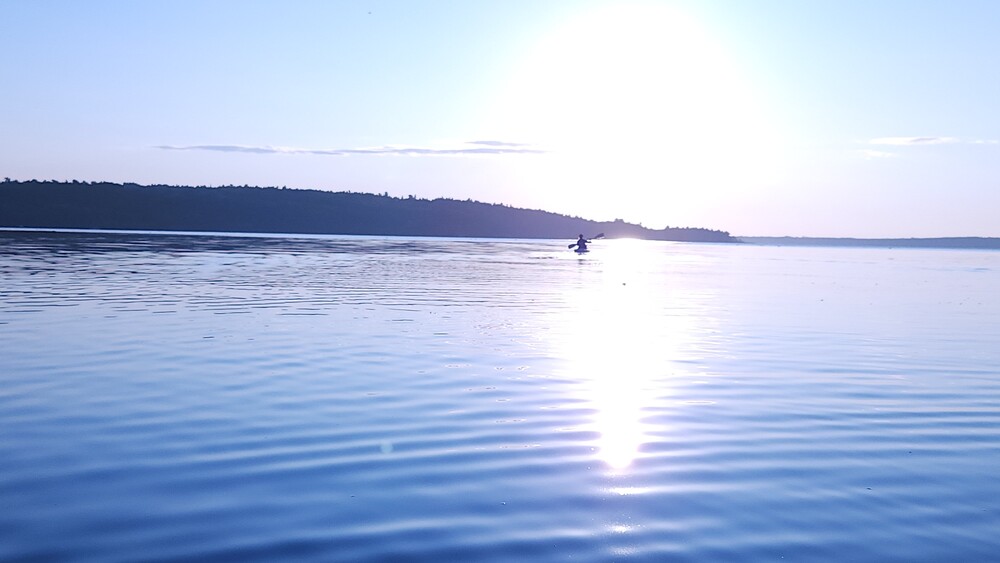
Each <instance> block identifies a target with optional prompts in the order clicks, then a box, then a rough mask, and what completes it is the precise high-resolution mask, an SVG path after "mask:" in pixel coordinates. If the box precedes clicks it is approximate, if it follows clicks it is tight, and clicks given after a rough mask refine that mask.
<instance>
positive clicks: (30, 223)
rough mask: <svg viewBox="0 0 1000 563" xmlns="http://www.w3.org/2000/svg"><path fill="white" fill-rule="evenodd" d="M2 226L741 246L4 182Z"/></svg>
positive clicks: (667, 233) (616, 226)
mask: <svg viewBox="0 0 1000 563" xmlns="http://www.w3.org/2000/svg"><path fill="white" fill-rule="evenodd" d="M0 226H2V227H8V228H66V229H121V230H162V231H208V232H244V233H304V234H343V235H396V236H436V237H482V238H571V237H574V238H575V236H576V235H577V234H580V233H583V234H586V235H587V236H593V235H595V234H597V233H600V232H603V233H605V235H606V236H608V237H611V238H624V237H630V238H639V239H648V240H668V241H688V242H738V241H737V239H735V238H733V237H732V236H730V234H729V233H728V232H725V231H717V230H711V229H704V228H690V227H682V228H674V227H668V228H665V229H649V228H646V227H643V226H641V225H635V224H631V223H627V222H625V221H623V220H615V221H592V220H588V219H582V218H579V217H570V216H566V215H560V214H557V213H551V212H547V211H539V210H532V209H519V208H514V207H509V206H506V205H501V204H490V203H481V202H477V201H471V200H466V201H459V200H454V199H443V198H442V199H433V200H428V199H421V198H416V197H413V196H410V197H407V198H397V197H391V196H389V195H387V194H383V195H377V194H369V193H354V192H328V191H321V190H306V189H288V188H277V187H265V188H261V187H251V186H222V187H207V186H197V187H193V186H168V185H139V184H132V183H126V184H117V183H111V182H79V181H72V182H57V181H40V180H29V181H18V180H10V179H5V180H4V181H3V182H2V183H0Z"/></svg>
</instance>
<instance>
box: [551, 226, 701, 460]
mask: <svg viewBox="0 0 1000 563" xmlns="http://www.w3.org/2000/svg"><path fill="white" fill-rule="evenodd" d="M641 245H642V241H634V240H617V241H611V244H608V245H607V246H606V247H604V248H602V249H601V250H602V256H601V258H600V260H599V261H595V262H593V263H592V265H593V271H589V272H587V273H588V274H589V276H590V277H589V278H588V281H589V283H588V284H585V285H584V286H582V287H580V288H579V289H577V290H576V291H574V292H573V293H572V294H571V295H570V296H569V297H568V301H569V303H568V306H567V307H566V308H565V309H564V311H563V313H562V317H563V318H562V319H561V320H562V324H563V326H564V327H565V332H564V335H563V339H562V340H561V341H560V342H559V343H558V344H557V349H558V350H561V353H562V355H563V356H564V357H565V358H567V360H568V365H569V367H568V368H567V373H568V376H569V377H571V378H575V379H576V380H577V381H579V383H580V388H581V390H582V394H583V395H584V397H585V399H586V400H588V401H589V402H590V403H591V404H592V405H593V406H594V412H595V415H594V417H593V421H592V426H593V429H594V430H595V431H596V432H597V433H598V435H599V436H600V437H599V439H598V441H597V444H596V449H597V455H598V456H599V457H600V459H601V460H602V461H603V462H604V463H605V464H606V465H607V466H608V467H609V468H611V469H612V470H624V469H626V468H628V467H629V466H631V465H632V463H633V462H634V461H635V460H636V459H637V458H638V457H640V455H641V450H642V446H643V444H644V443H646V442H647V441H648V440H649V439H650V438H649V436H650V434H657V435H660V436H662V435H664V434H666V433H669V429H664V428H651V427H650V426H651V423H650V422H648V421H647V420H646V419H647V416H646V415H647V414H648V413H647V411H648V409H649V407H650V406H651V405H652V404H653V403H656V402H659V401H662V400H663V399H664V398H666V397H669V396H671V394H672V389H671V378H672V377H676V376H678V375H679V373H680V372H682V371H683V369H684V368H683V367H682V366H681V364H680V361H681V360H683V359H685V358H686V357H687V354H688V353H689V350H688V349H689V346H688V345H689V343H690V341H691V340H692V338H693V334H692V333H693V330H694V324H695V323H696V322H698V321H699V317H698V316H697V312H696V310H695V309H694V306H695V305H696V304H697V302H698V299H697V298H696V297H695V296H690V295H683V294H676V293H672V292H670V291H669V289H668V288H665V287H661V286H658V285H657V283H656V281H657V280H656V278H654V277H652V276H651V275H650V272H649V271H648V270H649V265H650V264H649V261H648V256H645V255H644V254H643V250H642V246H641Z"/></svg>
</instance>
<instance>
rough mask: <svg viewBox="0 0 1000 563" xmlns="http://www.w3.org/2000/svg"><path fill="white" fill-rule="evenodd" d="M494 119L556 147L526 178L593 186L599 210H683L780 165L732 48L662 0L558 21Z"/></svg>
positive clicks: (642, 213)
mask: <svg viewBox="0 0 1000 563" xmlns="http://www.w3.org/2000/svg"><path fill="white" fill-rule="evenodd" d="M495 117H496V122H495V123H494V126H495V127H496V129H497V130H502V131H504V134H505V135H507V136H508V137H509V138H514V139H519V140H524V141H526V142H532V143H537V144H538V145H539V146H540V147H542V148H544V149H546V150H549V151H550V153H549V154H548V155H547V157H546V158H540V159H534V160H533V163H531V164H529V165H524V163H523V162H522V163H519V164H520V174H519V180H520V181H521V182H524V183H526V184H529V185H535V186H538V187H544V188H545V189H546V190H549V189H552V188H555V187H557V186H565V187H566V189H572V190H573V193H574V194H575V195H577V196H579V194H580V191H581V190H580V188H589V190H587V192H588V193H587V199H586V201H587V202H588V209H591V210H594V211H600V210H604V211H605V212H607V210H609V209H615V210H622V211H633V212H635V214H636V216H637V217H640V218H641V217H648V216H649V210H650V209H651V207H655V206H657V205H668V204H669V206H670V207H671V209H674V210H681V209H683V207H684V206H687V205H691V204H694V203H697V201H698V200H706V198H711V197H713V195H716V194H719V191H720V190H725V189H730V188H729V187H730V186H732V185H734V184H735V183H736V180H737V179H740V180H742V181H744V183H745V181H746V180H747V178H748V177H753V176H759V175H760V174H762V173H764V172H765V170H766V169H768V168H769V167H770V166H771V165H773V151H770V148H769V147H770V141H771V140H772V139H771V133H770V128H769V127H768V125H767V123H766V120H765V118H764V116H763V115H762V114H761V111H760V110H759V108H758V107H757V106H756V103H755V101H754V98H753V95H752V93H751V90H750V89H749V88H748V87H747V84H746V82H745V81H744V80H743V79H742V77H741V75H740V73H739V72H738V69H737V68H736V67H735V66H734V65H733V63H732V62H731V60H730V58H729V57H728V56H727V53H726V52H725V51H724V50H723V49H722V48H721V47H720V45H719V44H718V43H717V42H716V41H714V40H713V38H712V37H711V36H710V35H709V34H707V33H706V32H705V31H704V30H703V29H702V28H701V27H700V26H699V25H698V23H697V22H696V21H694V20H693V19H691V18H690V17H688V16H686V15H685V14H684V13H682V12H680V11H678V10H676V9H673V8H670V7H668V6H663V5H660V4H649V3H639V4H614V5H611V6H608V7H604V8H601V9H599V10H596V11H592V12H589V13H586V14H583V15H581V16H579V17H578V18H576V19H574V20H572V21H569V22H567V23H566V24H564V25H563V26H562V27H560V28H558V29H555V30H553V31H552V32H551V33H550V34H549V35H548V36H547V37H546V38H545V39H544V40H543V41H542V42H541V43H540V44H539V45H537V47H536V48H535V49H534V50H533V52H532V55H531V58H530V60H528V61H526V62H525V63H524V64H523V66H522V67H521V68H520V70H519V72H518V73H517V74H516V75H515V77H514V78H513V79H512V80H511V81H510V84H509V88H508V89H507V91H506V92H505V93H504V94H503V96H502V97H501V99H500V102H499V104H498V106H497V108H496V111H495ZM610 187H614V188H615V189H614V190H608V189H607V188H610ZM706 188H711V189H707V190H706ZM623 190H624V191H623ZM569 195H571V194H568V193H565V192H563V193H558V190H556V197H557V198H559V199H560V200H563V199H565V198H566V197H567V196H569ZM719 195H724V194H719ZM578 201H580V200H578ZM562 208H565V206H562ZM579 211H581V212H583V211H584V210H583V209H581V210H579ZM588 216H589V215H588ZM601 218H604V217H601ZM629 218H630V219H631V216H630V217H629ZM661 226H662V225H661Z"/></svg>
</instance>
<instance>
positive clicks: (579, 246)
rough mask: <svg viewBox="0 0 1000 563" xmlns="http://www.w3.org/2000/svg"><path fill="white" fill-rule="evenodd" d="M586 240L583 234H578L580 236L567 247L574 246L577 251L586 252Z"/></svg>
mask: <svg viewBox="0 0 1000 563" xmlns="http://www.w3.org/2000/svg"><path fill="white" fill-rule="evenodd" d="M588 242H590V241H589V240H587V239H585V238H583V235H580V238H578V239H576V242H574V243H573V244H571V245H569V247H570V248H573V247H574V246H575V247H576V251H577V252H586V251H587V243H588Z"/></svg>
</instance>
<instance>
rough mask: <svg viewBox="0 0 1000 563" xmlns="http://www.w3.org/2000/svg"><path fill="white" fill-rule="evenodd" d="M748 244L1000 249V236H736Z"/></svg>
mask: <svg viewBox="0 0 1000 563" xmlns="http://www.w3.org/2000/svg"><path fill="white" fill-rule="evenodd" d="M736 239H737V240H738V241H740V242H743V243H747V244H761V245H769V246H847V247H878V248H967V249H984V250H1000V238H989V237H937V238H878V239H864V238H816V237H736Z"/></svg>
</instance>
